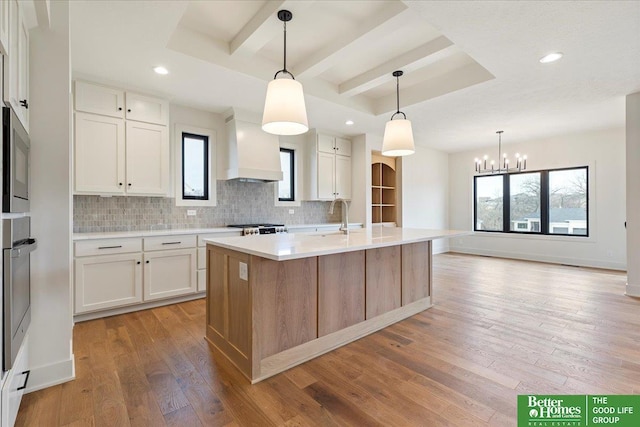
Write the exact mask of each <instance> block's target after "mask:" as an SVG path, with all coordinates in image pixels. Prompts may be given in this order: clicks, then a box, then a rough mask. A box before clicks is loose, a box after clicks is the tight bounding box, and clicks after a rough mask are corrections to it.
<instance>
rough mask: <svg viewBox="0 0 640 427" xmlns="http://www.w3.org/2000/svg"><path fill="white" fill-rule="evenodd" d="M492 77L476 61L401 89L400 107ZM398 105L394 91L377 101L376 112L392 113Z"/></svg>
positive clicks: (492, 76) (375, 104) (376, 113)
mask: <svg viewBox="0 0 640 427" xmlns="http://www.w3.org/2000/svg"><path fill="white" fill-rule="evenodd" d="M492 79H495V76H494V75H493V74H491V73H490V72H489V71H487V70H486V69H485V68H484V67H482V66H481V65H480V64H478V63H477V62H475V61H474V62H473V63H470V64H468V65H465V66H463V67H461V68H458V69H456V70H453V71H451V72H449V73H446V74H442V75H439V76H437V77H434V78H432V79H429V80H425V81H423V82H421V83H418V84H415V85H413V86H410V87H405V88H404V89H400V99H401V103H400V107H401V108H400V109H402V108H403V107H408V106H410V105H414V104H418V103H421V102H424V101H428V100H429V99H433V98H436V97H438V96H442V95H446V94H448V93H451V92H455V91H457V90H460V89H464V88H467V87H469V86H473V85H476V84H479V83H483V82H486V81H488V80H492ZM396 107H397V105H396V93H395V91H394V92H393V93H392V94H390V95H387V96H383V97H381V98H378V99H377V100H376V101H375V103H374V114H375V115H380V114H386V113H390V112H392V111H395V110H396ZM409 119H410V117H409Z"/></svg>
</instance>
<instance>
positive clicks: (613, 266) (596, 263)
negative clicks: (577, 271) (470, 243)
mask: <svg viewBox="0 0 640 427" xmlns="http://www.w3.org/2000/svg"><path fill="white" fill-rule="evenodd" d="M449 251H450V252H459V253H462V254H470V255H483V256H492V257H497V258H511V259H520V260H524V261H538V262H548V263H551V264H567V265H575V266H578V267H593V268H605V269H608V270H622V271H626V270H627V266H626V264H624V263H620V262H614V261H607V260H600V259H597V260H596V259H582V258H571V257H559V256H554V255H539V254H529V253H524V252H512V251H496V250H491V249H476V248H467V247H460V246H450V247H449Z"/></svg>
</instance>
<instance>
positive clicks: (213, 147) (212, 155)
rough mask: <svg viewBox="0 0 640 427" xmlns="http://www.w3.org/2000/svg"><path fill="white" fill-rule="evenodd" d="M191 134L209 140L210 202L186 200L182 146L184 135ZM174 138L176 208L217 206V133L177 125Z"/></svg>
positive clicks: (208, 177)
mask: <svg viewBox="0 0 640 427" xmlns="http://www.w3.org/2000/svg"><path fill="white" fill-rule="evenodd" d="M184 133H186V134H191V135H196V136H204V137H207V139H208V147H207V156H208V173H207V186H208V200H202V199H193V198H184V197H183V194H182V191H183V178H182V168H183V166H182V165H183V161H184V160H183V155H182V146H183V142H182V141H183V140H182V135H183V134H184ZM173 135H174V137H173V149H174V156H173V158H172V164H173V168H172V169H173V171H174V179H173V182H174V185H173V191H172V193H173V195H174V198H175V205H176V206H193V207H207V206H217V191H216V182H217V172H216V169H217V168H216V162H217V143H216V136H217V135H216V131H214V130H213V129H207V128H200V127H196V126H190V125H185V124H180V123H176V124H175V125H174V134H173Z"/></svg>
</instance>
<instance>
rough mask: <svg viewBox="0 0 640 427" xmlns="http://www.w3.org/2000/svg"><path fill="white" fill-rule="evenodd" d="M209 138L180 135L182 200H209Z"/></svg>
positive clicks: (188, 134) (186, 134) (189, 134)
mask: <svg viewBox="0 0 640 427" xmlns="http://www.w3.org/2000/svg"><path fill="white" fill-rule="evenodd" d="M208 151H209V138H208V137H207V136H204V135H194V134H191V133H186V132H183V133H182V198H183V199H191V200H209V154H208Z"/></svg>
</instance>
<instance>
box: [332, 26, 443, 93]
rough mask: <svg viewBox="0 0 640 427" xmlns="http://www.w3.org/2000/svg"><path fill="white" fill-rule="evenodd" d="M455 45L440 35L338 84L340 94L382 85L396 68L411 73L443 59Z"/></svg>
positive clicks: (357, 91)
mask: <svg viewBox="0 0 640 427" xmlns="http://www.w3.org/2000/svg"><path fill="white" fill-rule="evenodd" d="M452 46H453V42H452V41H451V40H449V39H448V38H446V37H444V36H440V37H438V38H436V39H434V40H431V41H430V42H428V43H425V44H423V45H422V46H418V47H417V48H415V49H413V50H410V51H409V52H405V53H403V54H401V55H398V56H396V57H395V58H392V59H390V60H389V61H387V62H385V63H383V64H381V65H379V66H377V67H375V68H372V69H371V70H368V71H365V72H364V73H362V74H360V75H358V76H355V77H353V78H351V79H349V80H347V81H345V82H342V83H340V85H338V93H339V94H340V95H346V96H352V95H355V94H358V93H362V92H366V91H367V90H369V89H372V88H374V87H377V86H380V85H381V84H383V83H385V82H387V81H389V79H391V78H392V77H391V73H392V72H394V71H395V70H402V71H404V72H405V73H409V72H411V71H413V70H417V69H418V68H422V67H424V66H425V65H427V64H429V63H432V62H434V61H437V60H439V59H441V58H442V57H443V56H445V55H448V53H447V50H449V51H451V50H455V49H448V48H450V47H452Z"/></svg>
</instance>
